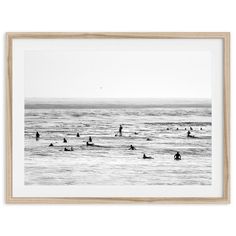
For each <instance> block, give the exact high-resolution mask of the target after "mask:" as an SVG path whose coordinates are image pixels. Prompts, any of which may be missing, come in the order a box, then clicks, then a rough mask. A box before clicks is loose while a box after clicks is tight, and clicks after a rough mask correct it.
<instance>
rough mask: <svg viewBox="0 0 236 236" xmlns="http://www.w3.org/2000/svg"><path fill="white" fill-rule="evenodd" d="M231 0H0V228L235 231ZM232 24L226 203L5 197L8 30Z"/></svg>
mask: <svg viewBox="0 0 236 236" xmlns="http://www.w3.org/2000/svg"><path fill="white" fill-rule="evenodd" d="M235 9H236V2H235V1H234V0H224V1H223V0H215V1H210V0H198V1H191V0H178V1H176V0H165V1H161V0H153V1H149V0H143V1H138V0H133V1H132V0H119V1H112V0H99V1H96V0H94V1H92V0H86V1H82V0H66V1H65V0H61V1H59V0H51V1H49V0H40V1H39V0H38V1H32V0H21V1H19V0H1V1H0V34H1V37H0V40H1V43H0V73H1V75H0V78H1V84H0V86H1V90H0V92H1V97H0V103H1V106H0V113H1V117H0V119H1V123H0V125H1V126H0V129H1V131H2V132H1V136H0V151H1V161H0V165H1V168H0V172H1V174H0V178H1V180H0V185H1V187H0V235H2V236H8V235H24V236H28V235H34V236H38V235H40V236H42V235H45V236H46V235H57V236H60V235H81V236H82V235H83V236H87V235H103V236H106V235H115V236H116V235H119V236H120V235H136V236H139V235H162V236H165V235H176V236H177V235H181V236H185V235H192V236H195V235H198V236H199V235H223V234H224V235H235V233H236V227H235V217H236V203H235V200H236V195H235V188H234V187H233V185H234V181H235V180H236V176H235V174H234V173H233V172H234V170H235V161H234V160H233V159H234V157H235V154H236V152H235V151H236V147H235V145H234V141H235V134H234V133H235V132H233V131H236V127H235V123H234V122H233V121H234V120H235V119H236V107H235V106H233V101H234V100H235V99H236V83H235V82H234V71H235V69H234V68H235V66H236V64H235V61H234V55H235V53H236V48H235V46H234V44H235V35H236V27H235V22H236V14H235ZM7 31H230V32H231V45H232V46H231V55H232V56H231V66H232V69H231V81H232V83H231V86H232V89H231V90H232V107H231V109H232V110H231V114H232V117H231V120H232V125H231V130H232V131H231V134H232V135H231V138H232V141H231V146H232V151H231V170H232V178H231V182H232V191H231V192H232V193H231V196H232V197H231V201H232V203H231V204H230V205H6V204H5V203H4V195H5V140H4V139H5V136H4V129H5V113H4V111H5V78H4V76H5V63H4V59H5V56H4V53H5V49H4V46H5V32H7Z"/></svg>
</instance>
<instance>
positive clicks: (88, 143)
mask: <svg viewBox="0 0 236 236" xmlns="http://www.w3.org/2000/svg"><path fill="white" fill-rule="evenodd" d="M86 146H94V143H91V142H86Z"/></svg>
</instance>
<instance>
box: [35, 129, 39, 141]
mask: <svg viewBox="0 0 236 236" xmlns="http://www.w3.org/2000/svg"><path fill="white" fill-rule="evenodd" d="M35 138H36V140H38V139H39V138H40V134H39V132H38V131H37V132H36V135H35Z"/></svg>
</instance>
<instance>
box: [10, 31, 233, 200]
mask: <svg viewBox="0 0 236 236" xmlns="http://www.w3.org/2000/svg"><path fill="white" fill-rule="evenodd" d="M18 39H20V40H21V39H24V40H31V41H32V40H38V39H47V40H55V39H60V40H62V39H63V40H67V39H68V40H71V39H73V40H77V39H84V40H85V39H86V40H89V39H99V40H100V39H107V40H111V39H115V40H123V39H131V40H133V39H135V40H138V39H149V40H153V39H168V40H173V39H174V40H176V39H197V40H199V39H201V40H204V39H213V40H214V39H220V40H222V41H223V78H222V79H223V81H222V83H223V88H222V89H223V98H222V99H223V103H222V104H223V108H222V109H223V112H224V116H223V120H224V121H223V136H224V137H223V166H222V170H223V180H222V181H223V186H222V196H220V197H218V196H217V197H165V196H164V197H163V196H162V197H159V196H152V197H149V196H146V197H145V196H141V197H126V196H124V197H120V196H119V197H66V196H64V197H37V196H36V197H27V196H25V197H24V196H22V197H18V196H14V194H13V185H14V181H13V175H14V168H13V145H15V143H13V132H14V130H13V122H14V119H13V112H14V111H13V96H14V89H16V88H15V87H14V76H15V74H14V73H13V68H14V66H15V65H14V63H13V59H14V58H13V57H14V54H13V51H14V44H13V43H14V40H18ZM6 41H7V47H6V51H7V58H6V63H7V74H6V80H7V106H6V107H7V111H6V115H7V119H6V122H7V124H6V127H7V128H6V144H7V148H6V202H7V203H22V204H25V203H27V204H28V203H43V204H58V203H60V204H87V203H134V204H137V203H167V204H179V203H180V204H183V203H184V204H186V203H191V204H192V203H198V204H199V203H200V204H202V203H213V204H217V203H229V202H230V194H229V193H230V190H229V189H230V186H229V182H230V181H229V179H230V178H229V177H230V164H229V157H230V33H227V32H171V33H165V32H156V33H155V32H150V33H148V32H145V33H140V32H139V33H138V32H130V33H127V32H126V33H123V32H119V33H102V32H99V33H68V32H67V33H62V32H55V33H52V32H50V33H49V32H47V33H45V32H44V33H41V32H39V33H30V32H27V33H22V32H11V33H7V34H6Z"/></svg>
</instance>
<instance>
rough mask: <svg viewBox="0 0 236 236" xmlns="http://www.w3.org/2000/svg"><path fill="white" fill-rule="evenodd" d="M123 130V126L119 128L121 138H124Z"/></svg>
mask: <svg viewBox="0 0 236 236" xmlns="http://www.w3.org/2000/svg"><path fill="white" fill-rule="evenodd" d="M122 129H123V126H122V125H120V127H119V135H120V136H122Z"/></svg>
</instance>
